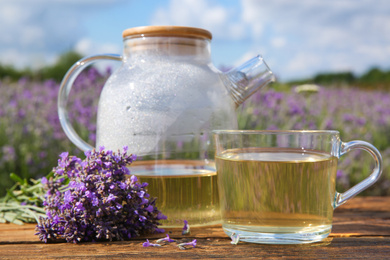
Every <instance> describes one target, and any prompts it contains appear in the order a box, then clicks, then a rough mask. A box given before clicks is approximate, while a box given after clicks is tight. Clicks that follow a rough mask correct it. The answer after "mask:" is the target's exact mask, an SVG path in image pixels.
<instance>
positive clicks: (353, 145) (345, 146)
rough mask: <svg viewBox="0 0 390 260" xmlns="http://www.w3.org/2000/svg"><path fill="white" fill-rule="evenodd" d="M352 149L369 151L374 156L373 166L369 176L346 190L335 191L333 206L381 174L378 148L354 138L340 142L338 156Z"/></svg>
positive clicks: (366, 185) (368, 184)
mask: <svg viewBox="0 0 390 260" xmlns="http://www.w3.org/2000/svg"><path fill="white" fill-rule="evenodd" d="M354 149H360V150H365V151H367V152H368V153H370V154H371V156H372V157H373V158H374V161H375V167H374V169H373V170H372V172H371V174H370V176H368V177H367V178H366V179H364V180H363V181H361V182H359V183H358V184H356V185H355V186H353V187H352V188H350V189H349V190H347V191H346V192H343V193H338V192H336V197H335V202H334V208H337V207H338V206H340V205H342V204H344V203H345V202H346V201H347V200H349V199H350V198H352V197H354V196H356V195H357V194H358V193H360V192H362V191H363V190H365V189H367V188H368V187H369V186H371V185H372V184H374V183H375V182H376V181H377V180H378V179H379V177H380V176H381V174H382V156H381V154H380V153H379V151H378V149H376V148H375V147H374V146H373V145H372V144H370V143H367V142H365V141H360V140H355V141H351V142H347V143H344V142H342V143H341V150H340V156H341V155H344V154H346V153H347V152H349V151H351V150H354Z"/></svg>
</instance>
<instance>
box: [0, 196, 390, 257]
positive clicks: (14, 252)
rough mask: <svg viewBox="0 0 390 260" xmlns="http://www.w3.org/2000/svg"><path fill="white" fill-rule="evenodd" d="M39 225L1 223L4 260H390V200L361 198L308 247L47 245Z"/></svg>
mask: <svg viewBox="0 0 390 260" xmlns="http://www.w3.org/2000/svg"><path fill="white" fill-rule="evenodd" d="M34 228H35V225H31V224H29V225H23V226H18V225H15V224H0V259H17V258H21V259H42V258H50V259H53V258H60V259H64V258H70V259H80V258H88V259H91V258H103V259H116V258H118V259H119V258H147V259H153V258H156V259H161V258H185V259H188V258H243V259H248V258H257V259H259V258H271V259H272V258H282V257H283V258H288V259H305V258H306V259H307V258H309V259H337V258H350V259H358V258H363V259H390V197H358V198H354V199H352V200H350V201H348V202H347V203H346V204H345V205H343V206H341V207H339V208H338V209H336V211H335V214H334V223H333V231H332V233H331V235H330V236H329V237H328V238H327V239H326V240H325V241H323V242H320V243H314V244H306V245H260V244H250V243H245V242H240V243H239V244H238V245H232V244H231V243H230V241H231V240H230V238H229V237H227V236H226V235H225V234H224V232H223V231H222V228H221V226H213V227H208V228H191V234H190V235H184V236H183V235H181V230H180V229H169V230H166V231H167V232H169V234H170V237H171V238H175V239H177V240H178V241H180V242H189V241H192V240H193V239H197V246H196V248H192V247H191V248H188V249H186V250H180V249H179V248H178V247H177V246H176V244H175V243H171V244H169V245H165V246H162V247H142V243H143V242H145V241H146V238H148V239H149V240H150V242H154V241H155V240H156V239H157V238H161V237H164V236H165V234H159V235H157V236H154V235H153V236H148V237H142V238H137V239H134V240H131V241H123V242H99V243H81V244H71V243H51V244H44V243H42V242H40V241H39V240H38V238H37V237H36V236H34V233H35V232H34Z"/></svg>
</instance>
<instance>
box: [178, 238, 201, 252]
mask: <svg viewBox="0 0 390 260" xmlns="http://www.w3.org/2000/svg"><path fill="white" fill-rule="evenodd" d="M177 246H178V247H179V248H180V249H182V250H185V249H186V246H192V247H193V248H195V247H196V239H194V240H192V241H191V242H188V243H181V244H178V245H177Z"/></svg>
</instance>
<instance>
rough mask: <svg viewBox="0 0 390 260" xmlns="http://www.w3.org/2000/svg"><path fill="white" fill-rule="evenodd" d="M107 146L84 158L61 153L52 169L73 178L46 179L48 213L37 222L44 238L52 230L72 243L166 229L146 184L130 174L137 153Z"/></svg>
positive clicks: (47, 239)
mask: <svg viewBox="0 0 390 260" xmlns="http://www.w3.org/2000/svg"><path fill="white" fill-rule="evenodd" d="M103 149H104V148H103V147H101V148H100V149H99V150H98V151H96V150H93V151H91V152H90V153H87V158H86V159H85V160H84V161H82V160H81V159H79V158H77V157H75V156H69V155H68V154H67V153H63V154H61V159H60V160H59V161H58V166H57V167H56V168H55V169H54V173H55V175H56V176H59V175H60V174H61V175H65V176H66V177H67V178H69V183H68V185H67V186H66V187H60V185H59V184H58V183H55V182H53V181H50V180H46V181H45V180H44V181H43V183H46V184H45V185H44V186H45V188H46V189H48V192H47V193H46V196H45V201H44V205H45V209H46V211H47V218H46V219H41V220H40V222H39V223H38V225H37V228H36V230H37V235H39V238H40V239H41V240H42V241H44V242H49V241H52V240H53V239H52V238H53V237H54V235H55V237H58V238H62V239H65V240H66V241H67V242H73V243H79V242H82V241H96V240H102V239H105V240H110V241H111V240H124V239H128V238H131V237H136V236H139V235H142V234H147V233H155V232H163V230H161V229H159V228H157V225H159V222H158V220H159V219H161V218H162V216H164V215H162V214H161V212H160V211H158V209H157V208H156V206H155V203H156V199H155V198H151V197H150V195H149V194H148V193H147V192H146V190H145V189H144V188H145V187H146V186H147V185H146V184H145V183H139V182H137V178H136V177H135V176H131V177H127V174H128V169H127V166H128V165H130V164H131V163H132V162H133V159H132V158H134V157H133V156H132V155H127V154H126V149H125V152H124V153H120V152H118V154H115V153H112V152H105V151H104V150H103ZM108 166H109V167H108ZM108 172H109V173H111V174H107V173H108ZM59 173H60V174H59Z"/></svg>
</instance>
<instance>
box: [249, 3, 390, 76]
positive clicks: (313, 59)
mask: <svg viewBox="0 0 390 260" xmlns="http://www.w3.org/2000/svg"><path fill="white" fill-rule="evenodd" d="M241 4H242V15H241V17H242V21H244V22H245V24H246V25H247V26H248V28H249V30H250V31H251V41H252V43H253V48H254V49H256V48H257V47H258V44H259V43H261V44H262V45H263V46H265V48H264V50H265V51H266V52H267V53H266V54H267V56H271V57H276V58H275V59H272V61H273V62H274V63H273V64H272V66H271V68H275V69H276V70H277V72H279V74H281V76H282V78H294V77H295V78H296V77H300V76H307V75H310V74H313V73H316V72H318V71H322V72H327V71H338V70H352V71H353V72H357V73H361V72H363V71H364V70H366V69H368V66H372V65H374V64H382V65H383V66H387V68H389V67H390V59H388V57H390V52H389V51H390V50H389V49H390V48H389V46H390V15H389V14H390V2H388V1H386V0H380V1H376V2H375V3H373V2H372V1H369V0H361V1H353V0H344V1H332V2H329V1H325V0H302V1H299V2H297V1H290V0H274V1H258V0H242V1H241Z"/></svg>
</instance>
